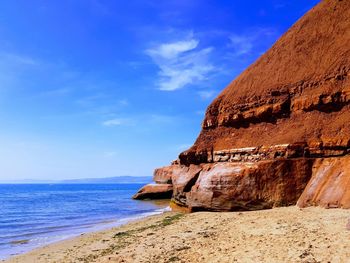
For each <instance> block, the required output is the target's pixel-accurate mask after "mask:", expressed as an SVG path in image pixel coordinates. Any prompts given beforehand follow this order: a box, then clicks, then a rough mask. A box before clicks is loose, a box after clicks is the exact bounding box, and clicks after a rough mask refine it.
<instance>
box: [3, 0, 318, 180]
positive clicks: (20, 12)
mask: <svg viewBox="0 0 350 263" xmlns="http://www.w3.org/2000/svg"><path fill="white" fill-rule="evenodd" d="M317 2H318V1H315V0H310V1H303V0H293V1H286V0H270V1H267V0H266V1H231V0H227V1H209V0H192V1H191V0H167V1H156V0H128V1H112V0H60V1H49V0H33V1H27V0H18V1H12V0H4V1H1V2H0V107H1V110H0V135H1V136H0V145H1V147H0V180H6V179H7V180H16V179H24V178H33V179H66V178H85V177H109V176H118V175H131V176H148V175H151V174H152V172H153V169H154V168H155V167H159V166H163V165H167V164H169V162H170V161H171V160H173V159H176V157H177V155H178V154H179V153H180V152H181V151H183V150H185V149H186V148H188V147H189V146H190V145H191V144H192V143H193V142H194V140H195V139H196V137H197V135H198V133H199V131H200V124H201V121H202V119H203V117H204V112H205V109H206V107H207V106H208V105H209V103H210V102H211V100H212V99H213V98H214V97H215V96H216V95H217V94H218V93H219V92H220V91H221V90H222V89H223V88H224V87H225V86H226V85H227V84H228V83H229V82H230V81H231V80H232V79H234V78H235V77H236V76H237V75H238V74H239V73H240V72H242V71H243V70H244V69H245V68H246V67H247V66H248V65H249V64H251V63H252V62H254V60H256V59H257V58H258V57H259V56H260V55H261V54H262V53H264V51H266V50H267V49H268V48H269V47H270V46H271V45H272V44H273V43H274V42H275V41H276V40H277V39H278V38H279V37H280V36H281V35H282V34H283V33H284V32H285V31H286V30H287V29H288V28H289V27H290V26H291V25H292V24H293V23H294V22H295V21H296V20H297V19H298V18H300V17H301V16H302V15H303V14H304V13H305V12H306V11H307V10H308V9H310V8H311V7H312V6H313V5H315V4H316V3H317Z"/></svg>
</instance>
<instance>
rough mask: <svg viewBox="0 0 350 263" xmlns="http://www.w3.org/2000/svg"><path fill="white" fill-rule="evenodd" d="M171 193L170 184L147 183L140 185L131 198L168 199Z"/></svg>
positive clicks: (171, 187)
mask: <svg viewBox="0 0 350 263" xmlns="http://www.w3.org/2000/svg"><path fill="white" fill-rule="evenodd" d="M172 193H173V186H172V184H147V185H145V186H144V187H142V188H141V189H140V190H139V191H138V192H137V193H136V194H135V195H134V196H133V197H132V198H133V199H138V200H144V199H169V198H171V196H172Z"/></svg>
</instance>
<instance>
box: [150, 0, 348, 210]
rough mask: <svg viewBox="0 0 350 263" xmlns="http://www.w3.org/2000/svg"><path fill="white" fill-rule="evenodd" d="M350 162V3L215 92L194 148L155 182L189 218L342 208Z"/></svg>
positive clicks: (338, 0) (302, 27)
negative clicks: (198, 213) (166, 187)
mask: <svg viewBox="0 0 350 263" xmlns="http://www.w3.org/2000/svg"><path fill="white" fill-rule="evenodd" d="M349 153H350V1H348V0H325V1H322V2H321V3H320V4H318V5H317V6H316V7H314V8H313V9H312V10H310V11H309V12H308V13H307V14H306V15H305V16H304V17H302V18H301V19H300V20H299V21H298V22H297V23H296V24H295V25H293V26H292V27H291V28H290V29H289V30H288V32H286V33H285V34H284V35H283V36H282V37H281V38H280V39H279V40H278V41H277V42H276V43H275V44H274V45H273V46H272V47H271V49H270V50H268V51H267V52H266V53H265V54H264V55H263V56H261V57H260V58H259V59H258V60H257V61H256V62H255V63H253V64H252V65H251V66H250V67H249V68H248V69H247V70H245V71H244V72H243V73H242V74H241V75H240V76H239V77H237V78H236V79H235V80H234V81H232V82H231V83H230V84H229V85H228V86H227V87H226V88H225V89H224V90H223V91H222V93H221V94H220V95H219V96H218V97H217V98H216V99H215V100H214V101H213V103H212V104H211V105H210V106H209V107H208V109H207V111H206V116H205V119H204V121H203V124H202V131H201V133H200V135H199V137H198V139H197V140H196V142H195V144H194V145H193V146H192V147H191V148H190V149H189V150H187V151H185V152H183V153H181V154H180V156H179V160H178V161H177V162H175V163H174V164H173V165H171V166H169V167H166V168H161V169H157V170H156V172H155V181H156V182H158V183H159V182H160V183H162V182H163V181H164V183H165V181H166V183H167V184H168V183H169V182H171V183H172V185H173V200H174V202H175V203H177V204H179V205H183V206H187V207H190V208H191V209H193V210H201V209H205V210H238V209H261V208H270V207H273V206H279V205H289V204H295V203H296V202H297V200H298V199H299V197H300V195H301V200H299V202H298V204H299V205H301V206H306V205H318V204H321V205H322V206H329V205H331V206H332V207H334V206H341V207H350V199H349V198H348V197H349V196H350V194H349V192H350V189H349V180H350V173H349V172H345V171H346V167H347V166H346V161H345V160H348V157H343V156H346V155H347V154H349ZM329 158H331V159H329ZM330 166H331V167H332V168H329V169H328V170H327V171H328V172H327V175H326V178H329V179H325V177H324V176H325V175H324V174H325V172H323V171H324V170H325V169H326V168H325V167H330ZM342 171H343V172H342ZM339 173H340V174H341V176H338V177H340V179H339V180H337V178H338V177H337V174H339ZM319 177H322V178H321V179H319ZM164 178H166V179H164ZM310 179H311V181H310V182H309V180H310ZM305 187H306V190H305V191H306V192H304V193H303V191H304V189H305ZM302 193H303V194H302ZM325 193H326V194H325Z"/></svg>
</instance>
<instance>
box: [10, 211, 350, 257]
mask: <svg viewBox="0 0 350 263" xmlns="http://www.w3.org/2000/svg"><path fill="white" fill-rule="evenodd" d="M349 217H350V211H349V210H342V209H321V208H315V207H311V208H305V209H299V208H297V207H294V206H293V207H285V208H275V209H270V210H264V211H253V212H225V213H214V212H199V213H192V214H181V213H176V212H166V213H164V214H161V215H156V216H151V217H148V218H145V219H142V220H139V221H135V222H131V223H129V224H126V225H123V226H121V227H117V228H113V229H109V230H105V231H101V232H97V233H90V234H84V235H81V236H80V237H77V238H74V239H71V240H66V241H63V242H60V243H56V244H51V245H48V246H45V247H42V248H39V249H36V250H34V251H32V252H29V253H27V254H24V255H19V256H16V257H13V258H10V259H8V260H7V261H5V262H220V263H223V262H349V259H350V231H349V230H347V229H346V224H347V222H348V219H349Z"/></svg>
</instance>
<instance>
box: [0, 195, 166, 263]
mask: <svg viewBox="0 0 350 263" xmlns="http://www.w3.org/2000/svg"><path fill="white" fill-rule="evenodd" d="M169 201H170V200H156V201H150V202H153V203H156V204H158V205H159V206H160V207H161V206H164V208H158V209H155V210H154V211H150V212H143V213H140V214H134V215H129V216H127V217H122V218H116V219H111V218H106V219H101V220H100V221H96V222H91V223H89V224H88V225H84V224H82V225H78V226H77V227H76V228H70V230H72V231H71V233H69V231H68V229H66V230H62V231H63V232H62V233H61V231H59V232H53V233H51V235H48V236H45V237H35V238H34V240H36V239H43V240H45V241H41V243H40V242H38V243H32V239H29V238H28V239H23V240H22V239H21V240H13V241H11V242H10V243H8V245H11V246H14V247H13V248H11V249H10V248H9V249H7V251H9V252H7V253H6V252H4V251H3V254H2V257H0V262H6V261H7V260H9V259H11V258H13V257H17V256H21V255H25V254H27V253H30V252H32V251H35V250H37V249H41V248H43V247H46V246H51V245H55V244H59V243H61V242H65V241H67V240H72V239H75V238H78V237H79V236H84V235H87V234H91V233H98V232H103V231H107V230H109V229H113V228H118V227H120V226H123V225H126V224H129V223H132V222H134V221H139V220H143V219H145V218H147V217H150V216H154V215H160V214H163V213H165V212H167V211H170V210H171V209H170V207H169V205H168V204H169ZM165 204H167V205H168V206H165ZM48 234H49V232H48ZM5 251H6V250H5Z"/></svg>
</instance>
